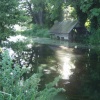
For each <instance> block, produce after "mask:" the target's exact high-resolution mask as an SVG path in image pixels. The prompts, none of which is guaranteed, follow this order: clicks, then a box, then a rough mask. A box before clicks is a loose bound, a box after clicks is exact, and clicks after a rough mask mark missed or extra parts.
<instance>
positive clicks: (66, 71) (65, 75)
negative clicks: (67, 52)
mask: <svg viewBox="0 0 100 100" xmlns="http://www.w3.org/2000/svg"><path fill="white" fill-rule="evenodd" d="M63 61H64V64H63V66H62V70H61V75H62V79H69V77H70V75H72V74H73V72H72V69H74V68H75V65H74V64H73V63H72V62H71V60H70V58H67V57H65V58H64V59H63Z"/></svg>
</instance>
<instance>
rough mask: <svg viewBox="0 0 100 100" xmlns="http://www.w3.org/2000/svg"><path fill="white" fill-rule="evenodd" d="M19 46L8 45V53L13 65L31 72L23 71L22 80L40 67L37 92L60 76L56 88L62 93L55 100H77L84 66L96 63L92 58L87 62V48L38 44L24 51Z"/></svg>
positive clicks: (84, 72)
mask: <svg viewBox="0 0 100 100" xmlns="http://www.w3.org/2000/svg"><path fill="white" fill-rule="evenodd" d="M22 45H23V44H22ZM22 45H20V46H19V45H18V46H17V44H16V45H15V44H14V45H12V46H10V49H9V51H10V53H11V57H13V58H14V59H13V60H14V62H15V63H19V64H20V66H27V67H28V68H30V69H31V72H27V75H25V76H24V77H25V78H28V77H30V76H31V75H32V74H33V73H35V72H38V70H39V68H41V69H42V71H43V76H42V81H41V84H42V85H41V87H40V89H43V88H44V86H45V84H47V83H49V82H51V81H53V80H54V78H55V77H58V76H60V77H61V78H60V81H59V83H58V84H57V85H56V87H61V88H64V89H65V90H66V92H64V93H60V94H59V95H58V96H57V97H55V100H67V98H70V100H80V99H77V98H78V97H77V95H80V89H81V88H82V87H81V86H82V82H81V77H82V76H84V75H85V74H86V70H87V67H88V66H91V65H95V64H97V58H96V56H94V55H92V56H93V57H92V60H90V57H89V56H90V53H89V52H90V49H84V48H77V47H74V48H72V47H71V48H70V47H68V46H56V45H43V44H38V43H37V44H34V45H33V46H32V45H31V46H30V48H27V49H25V48H23V46H22ZM21 46H22V47H21ZM14 48H15V49H14ZM20 48H21V50H20ZM98 63H100V62H98ZM71 97H72V98H71ZM73 98H74V99H73ZM75 98H76V99H75Z"/></svg>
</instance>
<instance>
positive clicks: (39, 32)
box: [22, 25, 49, 37]
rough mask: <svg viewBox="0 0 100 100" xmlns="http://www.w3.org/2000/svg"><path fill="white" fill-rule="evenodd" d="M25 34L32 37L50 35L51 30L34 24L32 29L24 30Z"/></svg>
mask: <svg viewBox="0 0 100 100" xmlns="http://www.w3.org/2000/svg"><path fill="white" fill-rule="evenodd" d="M22 34H23V35H25V36H31V37H34V36H36V37H49V31H48V29H47V28H42V27H40V26H38V25H33V27H32V29H29V30H26V31H24V32H22Z"/></svg>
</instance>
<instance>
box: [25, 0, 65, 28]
mask: <svg viewBox="0 0 100 100" xmlns="http://www.w3.org/2000/svg"><path fill="white" fill-rule="evenodd" d="M63 3H64V2H63V1H58V0H56V1H54V0H26V1H25V2H24V7H25V9H26V12H27V15H28V16H30V18H31V19H32V20H31V22H30V23H33V24H37V25H40V26H47V27H48V26H51V25H52V24H53V22H54V21H55V20H60V19H61V16H62V15H61V13H62V6H63Z"/></svg>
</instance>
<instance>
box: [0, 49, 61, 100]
mask: <svg viewBox="0 0 100 100" xmlns="http://www.w3.org/2000/svg"><path fill="white" fill-rule="evenodd" d="M1 58H2V60H1V62H0V100H53V98H54V96H55V95H56V94H57V93H58V92H60V91H62V90H63V89H61V88H55V87H54V85H55V84H56V83H57V82H58V80H59V78H55V80H54V81H53V82H51V83H49V84H47V85H46V86H45V88H44V89H43V90H41V91H40V90H39V83H40V81H41V73H36V74H33V75H32V76H31V77H30V78H28V79H26V80H25V79H24V77H23V74H24V73H26V72H27V71H29V70H28V69H27V68H26V67H25V66H23V67H22V68H21V67H20V66H19V65H17V64H16V65H15V64H14V63H13V62H12V60H11V59H10V57H9V55H8V52H7V51H6V52H4V53H2V56H1Z"/></svg>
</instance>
